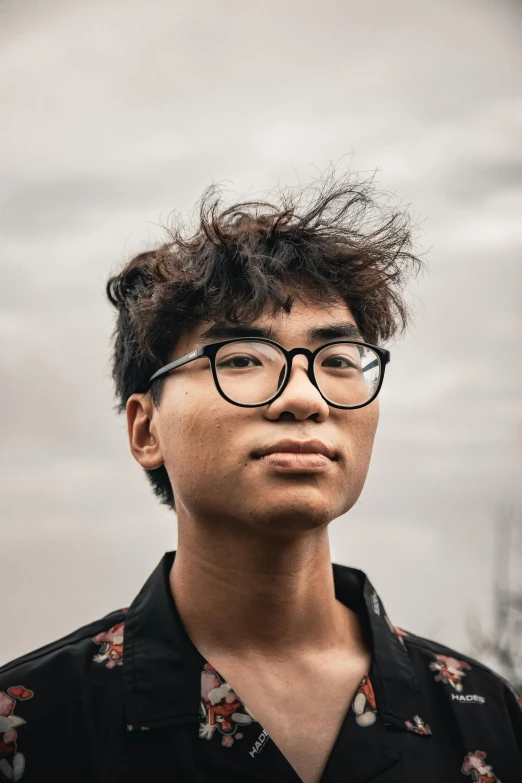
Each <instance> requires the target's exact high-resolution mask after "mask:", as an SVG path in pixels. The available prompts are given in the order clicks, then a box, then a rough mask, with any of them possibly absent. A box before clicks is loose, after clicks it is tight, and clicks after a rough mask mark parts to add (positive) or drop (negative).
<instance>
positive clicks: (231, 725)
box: [0, 181, 522, 783]
mask: <svg viewBox="0 0 522 783" xmlns="http://www.w3.org/2000/svg"><path fill="white" fill-rule="evenodd" d="M379 220H380V222H378V221H379ZM418 265H419V261H418V259H416V258H415V256H414V255H412V254H411V253H410V228H409V223H408V219H407V217H406V216H405V215H404V214H402V213H400V212H395V213H386V212H385V213H384V214H381V213H380V212H379V210H378V207H377V202H376V201H375V199H374V197H373V192H372V187H371V185H370V184H368V183H366V185H365V184H360V183H359V184H357V183H355V182H350V181H341V182H338V183H334V184H333V185H330V186H329V187H326V188H324V189H323V190H322V191H321V192H320V193H319V195H318V196H317V197H316V200H315V201H314V202H313V203H308V205H305V206H300V205H299V203H298V202H296V203H293V202H292V200H291V198H290V197H287V198H286V200H283V202H282V203H281V204H276V205H275V206H271V205H270V204H266V203H250V204H249V203H247V204H240V205H236V206H235V207H232V208H230V209H228V210H220V205H219V202H218V200H214V199H213V196H212V194H211V193H209V194H207V195H206V197H205V198H204V200H203V202H202V208H201V211H200V224H199V227H198V229H197V231H196V233H195V234H194V235H193V236H190V237H186V236H182V235H181V234H180V233H179V232H175V233H174V234H173V235H172V237H171V241H169V242H168V243H167V244H165V245H163V246H162V247H160V248H158V249H156V250H151V251H150V252H146V253H142V254H140V255H138V256H137V257H136V258H134V259H133V260H132V261H130V263H128V264H127V265H126V267H125V268H124V269H123V270H122V271H121V272H120V274H118V275H115V276H114V277H111V278H110V280H109V281H108V285H107V292H108V296H109V298H110V301H111V302H112V303H113V304H114V305H115V306H116V307H117V309H118V312H119V315H118V320H117V326H116V331H115V349H114V365H113V366H114V379H115V383H116V390H117V394H118V401H119V410H120V411H123V410H125V411H126V415H127V423H128V435H129V443H130V449H131V451H132V454H133V456H134V457H135V459H136V460H137V461H138V462H139V463H140V465H141V466H142V467H143V468H144V469H145V471H146V475H147V477H148V479H149V480H150V482H151V484H152V486H153V489H154V491H155V492H156V494H157V495H158V497H159V498H160V500H161V502H163V503H165V504H166V505H168V506H169V507H170V508H172V509H173V510H174V509H175V511H176V513H177V519H178V530H179V536H178V540H179V544H178V549H177V551H176V552H168V553H166V554H165V556H164V557H163V558H162V560H161V562H160V563H159V565H158V567H157V568H156V570H155V571H154V572H153V574H152V575H151V577H150V578H149V580H148V581H147V582H146V584H145V586H144V587H143V589H142V590H141V591H140V593H139V594H138V596H137V597H136V598H135V599H134V600H131V602H130V605H129V606H128V607H125V608H122V609H117V610H116V611H114V612H112V613H111V614H108V615H106V616H105V617H103V618H102V619H100V620H96V621H95V622H93V623H91V624H90V625H88V626H85V627H83V628H80V629H78V630H77V631H74V632H73V633H72V634H70V635H69V636H67V637H65V638H64V639H61V640H59V641H56V642H54V643H52V644H49V645H47V646H46V647H43V648H41V649H39V650H37V651H35V652H32V653H29V654H28V655H25V656H24V657H22V658H19V659H18V660H16V661H13V662H12V663H10V664H8V665H6V666H4V667H3V668H2V669H1V670H0V778H1V777H2V776H3V779H5V780H11V781H16V780H20V779H21V778H22V777H23V779H24V781H27V783H32V782H33V781H38V783H41V781H47V780H49V781H51V780H52V781H64V782H65V781H67V782H68V783H69V781H72V780H74V781H75V783H80V782H83V781H85V782H87V781H89V782H90V781H96V783H98V782H100V783H101V781H107V783H109V781H110V783H117V782H119V781H121V782H122V783H123V781H125V783H131V782H134V781H136V782H137V781H183V782H185V781H190V782H192V781H193V782H194V783H210V782H211V781H212V782H213V783H214V782H215V781H227V782H228V783H247V782H248V781H252V782H254V781H259V782H261V781H271V782H272V783H282V782H283V781H285V782H288V783H298V782H299V781H304V782H305V783H319V781H321V783H341V781H342V783H347V781H376V783H377V782H378V783H386V782H388V783H391V782H392V781H394V782H395V783H399V781H401V782H402V783H419V781H422V783H440V781H444V783H458V781H465V780H466V779H470V780H473V781H479V783H494V782H495V781H497V783H499V782H500V781H502V783H516V782H518V783H520V781H522V712H521V710H520V700H519V699H518V697H517V696H516V695H515V693H514V692H513V691H512V689H511V688H510V686H509V685H508V684H507V683H506V682H504V681H503V680H502V679H501V678H499V677H498V676H497V675H495V674H494V673H493V672H491V671H490V670H489V669H487V668H486V667H484V666H483V665H481V664H480V663H478V662H477V661H474V660H472V659H470V658H469V657H467V656H465V655H461V654H460V653H458V652H455V651H453V650H450V649H448V648H446V647H443V646H441V645H439V644H436V643H434V642H431V641H428V640H426V639H422V638H419V637H417V636H414V635H412V634H411V633H409V632H406V631H403V630H401V629H399V628H397V627H394V626H393V624H392V623H391V621H390V619H389V618H388V616H387V614H386V612H385V608H384V604H383V602H382V601H381V598H380V597H379V596H378V595H377V594H376V592H375V590H374V589H373V587H372V585H371V583H370V581H369V579H368V578H367V577H366V575H365V574H364V573H362V572H361V571H358V570H356V569H352V568H347V567H343V566H339V565H335V564H332V563H331V560H330V552H329V545H328V534H327V528H328V524H329V522H331V521H332V520H333V519H336V518H337V517H339V516H341V515H342V514H344V513H346V512H347V511H349V510H350V509H351V508H352V507H353V505H354V504H355V503H356V501H357V499H358V498H359V495H360V493H361V491H362V489H363V486H364V482H365V480H366V475H367V471H368V466H369V463H370V457H371V453H372V447H373V441H374V436H375V432H376V428H377V423H378V418H379V401H378V394H379V390H380V388H381V385H382V383H383V380H384V374H385V369H386V364H387V362H388V361H389V359H390V355H389V353H388V351H387V350H386V349H384V348H383V347H382V343H383V342H384V341H386V340H388V339H389V338H390V337H391V335H392V334H394V333H395V332H396V331H397V330H398V329H399V328H400V327H401V326H402V327H403V326H404V324H405V323H406V321H407V316H408V314H407V311H406V307H405V304H404V301H403V298H402V296H401V290H402V285H403V283H404V281H405V279H406V277H407V273H408V272H411V271H414V270H415V269H416V268H418ZM131 599H132V597H131Z"/></svg>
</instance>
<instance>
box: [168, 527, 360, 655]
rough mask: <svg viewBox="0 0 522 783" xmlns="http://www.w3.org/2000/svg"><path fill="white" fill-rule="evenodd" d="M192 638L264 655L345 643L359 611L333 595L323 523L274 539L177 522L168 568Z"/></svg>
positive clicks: (203, 646) (354, 641)
mask: <svg viewBox="0 0 522 783" xmlns="http://www.w3.org/2000/svg"><path fill="white" fill-rule="evenodd" d="M170 586H171V591H172V594H173V597H174V600H175V602H176V607H177V609H178V612H179V614H180V617H181V619H182V622H183V624H184V626H185V628H186V630H187V633H188V635H189V637H190V638H191V640H192V642H193V643H194V645H195V646H196V647H197V648H198V649H199V650H200V652H201V653H202V654H203V655H204V656H205V655H206V653H207V652H208V651H212V652H214V653H215V654H226V653H227V651H228V652H231V651H232V649H233V651H234V654H235V655H238V656H239V655H242V654H243V655H247V654H248V655H249V656H252V655H255V656H257V655H260V656H268V657H270V658H271V659H277V658H281V657H285V658H286V657H288V656H289V655H290V656H294V655H295V656H299V655H307V654H309V653H312V654H313V653H321V652H325V653H326V652H328V651H333V650H334V649H336V648H340V647H342V648H344V649H346V648H348V649H351V648H353V651H354V652H355V653H357V652H358V651H360V649H361V647H364V645H365V642H364V640H363V638H362V629H361V623H360V620H359V618H357V616H356V615H355V614H354V613H353V612H351V611H350V610H349V609H347V608H346V607H345V606H343V605H342V604H341V603H339V602H338V601H337V600H336V597H335V592H334V582H333V573H332V565H331V560H330V547H329V542H328V534H327V530H326V528H321V529H319V530H314V531H306V532H305V533H300V534H299V535H296V536H295V537H293V538H286V539H281V538H277V537H271V538H268V537H266V536H260V535H259V534H258V533H257V532H256V531H254V532H252V530H251V529H248V530H246V531H244V532H242V533H240V534H238V532H237V530H235V531H233V530H232V531H227V532H225V531H223V530H217V531H216V535H215V536H214V535H212V533H209V530H208V528H207V529H205V530H200V529H198V526H197V525H193V524H191V525H181V526H180V534H179V538H178V550H177V553H176V558H175V560H174V564H173V566H172V569H171V573H170Z"/></svg>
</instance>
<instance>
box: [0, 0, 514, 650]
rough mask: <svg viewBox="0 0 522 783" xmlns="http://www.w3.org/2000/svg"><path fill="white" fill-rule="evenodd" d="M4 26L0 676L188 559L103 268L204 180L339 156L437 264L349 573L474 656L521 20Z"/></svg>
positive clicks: (348, 542)
mask: <svg viewBox="0 0 522 783" xmlns="http://www.w3.org/2000/svg"><path fill="white" fill-rule="evenodd" d="M0 30H1V32H0V69H1V72H2V79H1V83H0V101H1V105H2V109H3V111H2V115H3V122H2V123H1V125H0V156H1V160H0V164H1V168H2V184H3V188H2V210H1V221H2V223H1V244H2V248H1V259H0V263H1V267H2V268H1V275H0V297H1V309H0V334H1V339H0V362H1V367H2V384H1V400H2V404H1V411H2V427H1V432H2V449H1V459H2V465H1V471H0V518H1V525H2V539H1V540H2V548H1V563H2V566H1V570H0V580H1V584H2V595H3V597H4V600H3V601H2V602H1V603H0V624H1V627H2V629H3V633H2V642H1V646H0V663H2V662H4V661H7V660H9V659H11V658H13V657H15V656H16V655H19V654H22V653H23V652H26V651H27V650H29V649H33V648H35V647H37V646H40V645H42V644H44V643H46V642H48V641H51V640H53V639H55V638H57V637H59V636H62V635H64V634H66V633H68V632H69V631H71V630H73V629H74V628H76V627H78V626H79V625H82V624H84V623H86V622H89V621H91V620H93V619H96V618H97V617H99V616H101V615H103V614H106V613H107V612H109V611H111V610H113V609H115V608H118V607H121V606H127V605H128V604H129V602H130V601H131V600H132V598H133V597H134V595H135V594H136V592H137V591H138V590H139V588H140V587H141V585H142V583H143V582H144V580H145V579H146V577H147V576H148V574H149V572H150V571H151V570H152V569H153V568H154V566H155V565H156V563H157V561H158V560H159V559H160V557H161V556H162V554H163V552H164V551H165V550H166V549H171V548H174V547H175V546H176V525H175V517H174V515H173V514H171V513H169V512H168V511H167V509H165V508H164V507H160V506H159V505H158V504H157V501H156V499H155V497H154V496H153V494H152V491H151V489H150V487H149V485H148V483H147V482H146V479H145V477H144V476H143V475H142V470H141V468H140V466H139V465H138V464H137V463H136V462H135V461H134V459H133V457H132V456H131V454H130V452H129V449H128V445H127V435H126V429H125V420H124V417H118V416H117V415H116V414H115V413H114V412H113V410H112V406H113V404H114V399H113V390H112V386H111V379H110V369H109V338H110V334H111V331H112V328H113V320H114V315H113V312H112V311H111V309H110V307H109V304H108V303H107V302H106V300H105V295H104V284H105V281H106V278H107V277H108V275H109V274H110V273H111V272H113V271H114V270H115V269H117V268H118V267H119V265H120V264H122V263H123V262H124V261H125V260H126V259H128V258H129V257H130V256H131V255H132V254H133V253H135V252H137V251H140V250H143V249H145V248H146V247H148V246H149V245H150V244H151V243H154V242H155V241H157V240H158V239H159V238H161V232H160V230H159V228H158V226H159V224H160V223H161V222H162V221H165V220H168V217H169V215H170V214H171V213H172V211H173V210H177V211H179V212H180V213H181V214H182V216H188V215H189V214H190V211H191V209H192V206H193V204H194V202H195V201H196V200H197V198H198V197H199V195H200V194H201V192H202V190H203V189H204V188H205V187H206V186H207V185H208V184H210V183H211V182H212V181H224V182H225V183H226V186H227V187H228V188H229V189H230V190H231V191H232V193H233V195H237V194H240V195H245V194H247V195H252V194H259V193H260V192H262V191H264V190H266V189H270V188H271V187H273V186H274V185H277V184H280V185H290V186H292V185H297V184H298V183H299V182H307V181H308V180H309V179H310V177H313V176H315V175H316V174H317V173H318V172H320V171H323V170H324V169H325V168H326V167H327V166H328V165H329V164H330V163H331V162H334V163H336V162H337V163H339V165H340V166H341V168H343V167H344V168H345V169H346V168H348V167H351V168H352V169H354V170H357V171H363V172H371V171H373V170H375V169H378V176H377V184H378V186H379V188H381V189H383V190H386V191H391V192H393V193H395V194H397V195H396V203H402V204H403V205H408V204H409V205H411V207H410V209H411V212H412V214H413V217H414V219H415V220H416V221H417V222H418V223H419V224H420V225H421V227H422V232H423V233H422V235H421V236H420V237H419V244H418V249H419V250H421V251H429V252H428V254H427V256H426V261H427V262H428V265H429V271H428V272H427V273H425V274H424V275H422V276H421V277H420V278H419V279H418V281H417V282H416V283H414V284H412V286H411V289H410V292H411V293H410V296H411V301H412V304H413V306H414V310H415V322H414V325H413V327H412V328H411V329H410V331H409V332H408V334H407V335H405V336H404V337H403V338H402V339H401V340H399V341H396V342H395V343H393V344H391V345H390V346H388V347H390V349H391V351H392V362H391V364H390V365H389V368H388V371H387V378H386V384H385V388H384V389H383V391H382V403H381V404H382V407H381V423H380V430H379V433H378V436H377V440H376V444H375V450H374V457H373V462H372V466H371V469H370V473H369V476H368V480H367V483H366V487H365V489H364V491H363V494H362V496H361V498H360V500H359V502H358V504H357V505H356V507H355V508H354V509H353V510H352V511H350V512H349V514H347V515H345V516H344V517H342V518H340V519H338V520H336V521H335V522H334V523H332V526H331V540H332V557H333V559H334V560H335V561H337V562H340V563H345V564H348V565H354V566H357V567H359V568H363V569H364V570H366V571H367V573H368V574H369V576H370V579H371V580H372V581H373V583H374V585H375V586H376V588H377V590H378V591H379V592H380V593H381V595H382V597H383V599H384V603H385V605H386V607H387V610H388V612H389V614H390V616H391V617H392V619H393V620H394V622H395V623H396V624H399V625H402V626H403V627H405V628H409V629H410V630H412V631H414V632H416V633H419V634H421V635H426V636H430V637H432V638H437V639H439V640H440V641H442V642H445V643H446V644H449V645H451V646H454V647H457V648H458V649H461V650H462V651H469V650H470V649H471V648H470V640H469V638H468V633H467V628H466V622H467V618H468V616H469V615H471V614H473V613H475V614H476V615H477V616H480V617H481V618H482V621H483V623H484V625H485V627H487V626H488V623H489V620H490V612H491V588H492V578H493V560H492V546H493V536H492V523H493V519H494V515H495V512H496V510H497V509H498V507H499V505H501V504H506V503H507V504H514V506H515V507H518V508H521V507H522V497H521V491H520V476H521V468H522V370H521V367H522V364H521V362H520V356H521V351H522V263H521V251H522V224H521V220H520V215H521V207H522V133H521V131H522V48H521V47H520V40H521V33H522V12H521V9H520V6H519V5H517V3H514V2H513V3H510V2H507V1H506V2H505V1H504V0H495V1H493V0H489V1H488V2H486V1H485V0H473V1H471V0H469V2H466V1H465V0H427V1H425V2H422V3H419V2H415V1H414V0H396V2H394V3H389V2H387V0H379V1H378V2H369V3H360V2H356V0H343V2H339V1H338V0H323V2H321V3H311V2H308V0H299V2H298V1H297V0H289V1H288V2H285V3H280V2H275V0H265V2H264V3H262V4H261V3H258V4H252V3H240V2H238V0H221V1H220V2H210V0H208V1H205V0H194V2H191V3H182V2H180V0H148V2H147V3H143V2H138V0H125V2H123V0H122V1H121V2H117V0H105V1H104V2H101V0H89V2H87V1H86V0H84V1H83V2H80V1H79V2H76V3H66V2H64V1H62V0H60V1H57V0H54V1H51V0H47V2H45V3H42V2H31V1H30V0H24V2H16V3H15V2H14V0H0ZM513 557H514V558H515V561H516V564H517V565H518V570H519V571H520V563H521V558H520V550H518V554H517V550H516V547H515V549H514V555H513ZM514 570H515V571H516V570H517V569H516V568H515V569H514ZM6 629H10V630H9V631H7V632H6Z"/></svg>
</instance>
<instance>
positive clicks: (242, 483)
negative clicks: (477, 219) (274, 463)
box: [107, 180, 420, 531]
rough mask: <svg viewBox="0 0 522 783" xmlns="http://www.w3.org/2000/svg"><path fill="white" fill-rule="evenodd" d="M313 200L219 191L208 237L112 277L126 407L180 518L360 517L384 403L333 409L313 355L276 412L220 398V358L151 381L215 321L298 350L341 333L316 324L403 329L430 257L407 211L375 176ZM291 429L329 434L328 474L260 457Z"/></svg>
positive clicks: (375, 334) (135, 448)
mask: <svg viewBox="0 0 522 783" xmlns="http://www.w3.org/2000/svg"><path fill="white" fill-rule="evenodd" d="M304 195H305V194H301V199H300V200H298V198H297V197H296V196H295V195H293V194H292V195H288V194H284V195H283V198H282V200H281V203H279V204H276V205H272V204H270V203H266V202H255V203H242V204H238V205H235V206H233V207H230V208H228V209H225V210H221V211H220V209H219V207H220V203H219V199H215V198H214V192H213V191H210V192H207V194H205V196H204V198H203V200H202V203H201V209H200V224H199V226H198V228H197V230H196V232H195V234H194V235H192V236H191V237H188V238H187V237H184V236H183V235H182V233H181V231H180V230H179V229H178V230H177V231H176V232H174V233H173V234H172V236H171V241H170V242H168V243H166V244H164V245H163V246H161V247H160V248H158V249H156V250H153V251H150V252H147V253H142V254H140V255H139V256H137V257H136V258H134V259H133V260H132V261H130V262H129V263H128V264H127V266H126V267H125V268H124V269H123V270H122V271H121V272H120V274H118V275H116V276H114V277H111V278H110V280H109V281H108V284H107V293H108V296H109V298H110V300H111V302H112V303H113V304H114V305H115V306H116V307H117V308H118V310H119V317H118V322H117V326H116V330H115V350H114V359H113V377H114V379H115V382H116V389H117V393H118V397H119V403H118V406H117V407H118V410H119V411H123V410H126V412H127V421H128V429H129V440H130V444H131V450H132V453H133V454H134V456H135V458H136V459H137V460H138V462H139V463H140V464H141V465H142V467H143V468H144V469H145V470H146V473H147V476H148V478H149V480H150V482H151V483H152V486H153V488H154V490H155V492H156V494H157V495H158V496H159V497H160V499H161V501H162V502H163V503H165V504H167V505H169V506H170V507H172V508H176V510H177V511H178V515H181V514H183V516H185V517H186V516H188V517H190V518H194V519H200V520H205V521H206V522H209V523H213V524H219V523H225V524H230V523H231V522H234V521H237V522H240V523H242V524H248V525H251V526H253V527H263V528H266V527H267V525H271V526H272V528H273V529H274V530H275V529H277V530H281V531H282V530H285V529H289V528H291V527H292V525H294V524H296V520H299V526H300V528H301V529H303V527H304V528H305V529H306V528H307V527H314V526H318V525H322V524H326V523H327V522H329V521H330V520H332V519H335V518H336V517H338V516H340V515H341V514H343V513H344V512H346V511H347V510H348V509H350V508H351V507H352V506H353V505H354V503H355V502H356V501H357V499H358V497H359V495H360V493H361V491H362V488H363V486H364V482H365V479H366V475H367V472H368V467H369V462H370V457H371V451H372V445H373V440H374V436H375V431H376V427H377V422H378V415H379V414H378V399H375V400H374V401H373V402H371V403H370V404H369V405H367V406H365V407H362V408H357V409H354V410H344V409H339V408H335V407H332V406H330V405H329V404H328V403H327V402H326V401H325V400H324V399H323V397H322V396H321V394H320V393H319V391H318V390H317V388H315V386H313V384H312V383H311V382H310V380H309V378H308V374H307V367H308V362H307V359H306V357H305V356H303V355H298V356H296V357H295V358H294V363H293V370H292V374H291V377H290V380H289V383H288V385H287V386H286V388H285V390H284V392H283V393H282V394H281V396H279V397H278V398H277V399H276V400H274V401H273V402H271V403H269V404H267V405H264V406H262V407H256V408H243V407H237V406H235V405H232V404H230V403H229V402H227V401H226V400H225V399H224V398H223V397H222V396H220V395H219V393H218V391H217V389H216V387H215V385H214V381H213V378H212V374H211V371H210V364H209V360H208V358H206V357H203V358H199V359H196V360H195V361H192V362H190V363H188V364H186V365H183V366H182V367H179V368H176V369H175V370H174V371H171V372H170V373H167V374H166V375H163V376H161V377H160V378H158V379H157V380H156V381H154V382H153V383H152V385H151V386H150V388H149V385H148V381H149V378H150V377H151V376H152V375H153V374H154V372H156V371H157V370H158V369H159V368H161V367H162V366H163V365H165V364H167V363H168V362H170V361H173V360H174V359H177V358H179V357H181V356H184V355H185V354H187V353H189V352H190V351H192V350H193V349H194V348H195V347H198V345H201V344H204V342H205V340H204V339H203V333H204V332H205V331H206V330H207V329H208V328H209V327H210V326H212V325H214V324H215V323H216V322H219V323H223V322H224V323H236V324H237V323H241V324H249V325H253V326H259V327H265V328H268V329H270V331H271V333H272V334H273V339H274V340H276V341H277V342H278V343H280V344H281V345H282V346H284V347H285V348H286V349H288V350H291V349H292V348H296V347H304V348H309V349H311V350H314V349H316V348H318V347H319V346H320V345H321V344H322V343H324V342H329V340H322V341H321V340H320V341H317V340H316V341H312V340H310V338H309V336H308V332H309V331H310V330H311V329H317V328H321V327H327V326H329V325H330V324H334V323H339V322H347V323H350V324H353V326H354V327H356V328H357V329H358V331H359V333H360V335H361V339H362V340H364V341H366V342H368V343H372V344H374V345H379V343H380V342H381V341H382V340H386V339H388V338H389V337H390V336H391V335H392V334H394V333H395V332H396V331H397V329H399V328H404V326H405V325H406V322H407V312H406V307H405V305H404V302H403V300H402V298H401V295H400V289H401V286H402V283H403V282H404V277H405V274H406V271H408V270H410V269H413V268H415V267H418V265H419V263H420V262H419V260H418V259H417V258H416V257H415V256H413V255H412V254H411V253H410V252H409V248H410V238H411V233H410V228H409V221H408V218H407V215H405V214H404V213H399V212H393V213H392V212H390V211H385V210H380V209H379V207H378V205H377V203H376V199H375V195H374V192H373V189H372V185H371V182H370V183H369V182H366V183H362V184H361V183H354V181H346V180H343V181H342V182H337V183H334V184H329V185H328V187H325V186H323V189H322V190H321V191H320V192H319V194H318V195H316V197H315V198H314V199H313V200H312V203H308V204H307V205H306V207H302V206H301V204H302V200H303V196H304ZM330 341H331V340H330ZM207 342H208V340H207ZM282 438H292V439H296V440H299V441H303V440H307V439H312V438H315V439H318V440H321V441H323V442H324V443H325V444H326V445H327V446H329V447H330V448H332V449H333V450H334V451H335V453H336V459H335V460H334V461H333V462H332V464H331V466H330V467H329V468H328V469H327V470H325V471H322V472H317V473H282V472H280V471H279V472H278V471H276V470H273V469H271V468H270V467H269V466H268V465H267V464H266V462H265V461H264V460H260V459H258V458H257V457H256V452H259V450H260V449H263V448H265V447H266V446H269V445H271V444H273V443H275V442H276V441H278V440H281V439H282ZM174 497H175V498H176V505H175V504H174Z"/></svg>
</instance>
